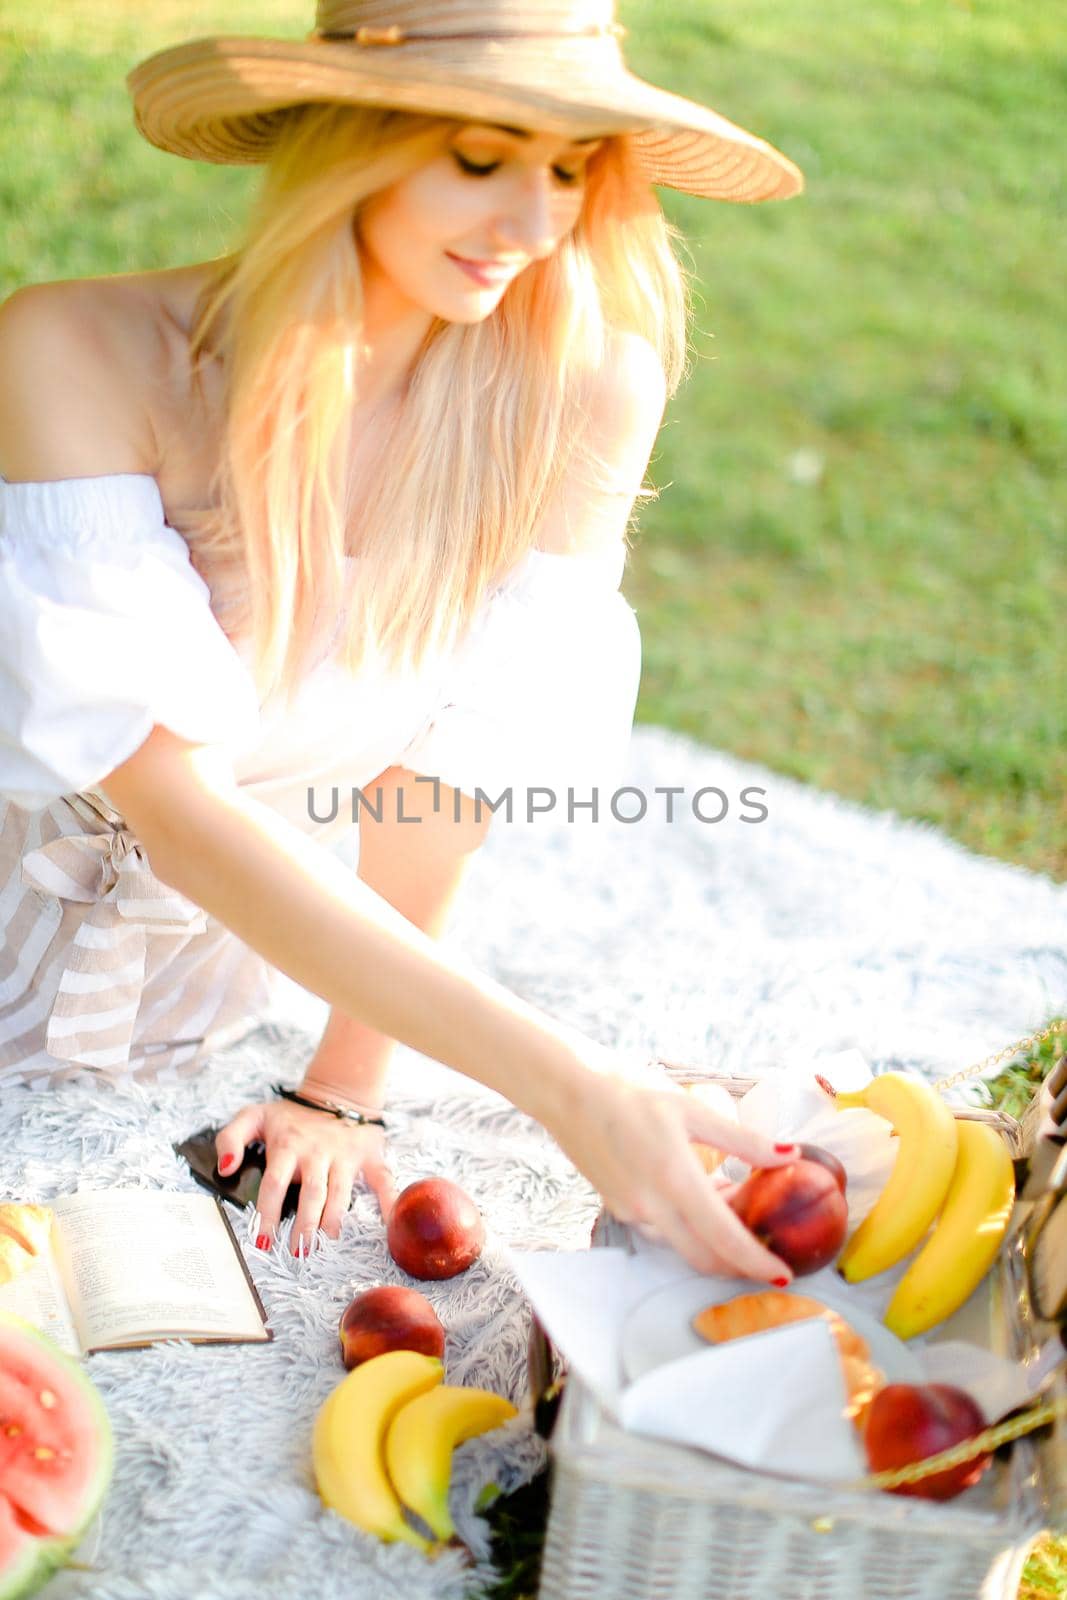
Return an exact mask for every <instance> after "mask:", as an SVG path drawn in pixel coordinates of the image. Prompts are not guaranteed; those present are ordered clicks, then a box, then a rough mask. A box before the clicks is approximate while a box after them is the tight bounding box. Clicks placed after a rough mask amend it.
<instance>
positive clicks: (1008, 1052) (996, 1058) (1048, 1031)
mask: <svg viewBox="0 0 1067 1600" xmlns="http://www.w3.org/2000/svg"><path fill="white" fill-rule="evenodd" d="M1054 1033H1065V1034H1067V1024H1065V1023H1063V1022H1053V1023H1050V1024H1049V1026H1048V1027H1047V1028H1042V1030H1041V1032H1040V1033H1028V1034H1027V1036H1026V1038H1025V1039H1019V1040H1018V1041H1017V1043H1015V1044H1009V1045H1007V1046H1006V1047H1005V1048H1004V1049H1003V1050H998V1051H996V1053H995V1054H994V1055H991V1056H987V1057H986V1059H985V1060H984V1061H979V1062H978V1064H977V1066H974V1067H964V1069H963V1071H962V1072H954V1073H953V1074H952V1076H951V1077H950V1078H938V1080H937V1082H936V1083H935V1084H934V1088H935V1089H938V1090H944V1089H951V1088H952V1087H953V1085H954V1084H957V1083H962V1082H963V1081H964V1079H965V1078H979V1077H981V1076H982V1074H983V1073H984V1072H986V1071H988V1069H989V1068H990V1067H995V1066H999V1064H1000V1062H1002V1061H1010V1060H1011V1058H1012V1056H1017V1055H1019V1054H1020V1053H1021V1052H1022V1051H1023V1050H1028V1049H1029V1048H1030V1046H1031V1045H1032V1044H1040V1043H1041V1042H1042V1041H1043V1040H1045V1039H1050V1038H1051V1037H1052V1035H1053V1034H1054Z"/></svg>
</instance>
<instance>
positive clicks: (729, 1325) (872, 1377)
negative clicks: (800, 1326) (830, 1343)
mask: <svg viewBox="0 0 1067 1600" xmlns="http://www.w3.org/2000/svg"><path fill="white" fill-rule="evenodd" d="M812 1317H824V1318H825V1319H826V1320H827V1322H828V1323H829V1324H830V1332H831V1333H832V1334H833V1336H834V1343H835V1345H836V1346H837V1354H838V1359H839V1360H840V1362H841V1371H842V1373H843V1375H844V1379H845V1389H846V1391H847V1394H848V1404H847V1406H846V1407H845V1415H846V1416H847V1417H851V1418H852V1420H853V1421H854V1422H855V1423H856V1425H857V1427H858V1426H860V1425H861V1421H862V1417H863V1413H864V1412H865V1411H866V1409H867V1407H868V1406H869V1405H870V1403H871V1401H872V1400H873V1399H874V1396H875V1395H876V1394H877V1392H878V1390H879V1389H881V1388H883V1387H884V1385H885V1373H884V1372H881V1371H880V1370H879V1368H878V1367H876V1366H874V1365H872V1363H871V1359H870V1356H871V1351H870V1346H869V1345H868V1343H867V1341H866V1339H862V1338H861V1337H860V1335H859V1334H858V1333H857V1332H856V1330H855V1328H853V1327H850V1325H849V1324H848V1323H847V1322H846V1321H845V1319H844V1317H842V1316H839V1315H838V1313H837V1312H836V1311H832V1310H831V1309H830V1307H829V1306H825V1305H823V1303H822V1301H821V1300H816V1299H814V1298H813V1297H812V1296H811V1295H805V1294H786V1293H785V1292H784V1290H781V1289H761V1290H757V1291H756V1292H755V1293H753V1294H739V1295H735V1296H734V1298H733V1299H732V1300H723V1301H720V1302H719V1304H718V1305H713V1306H705V1307H704V1309H703V1310H702V1311H698V1312H697V1314H696V1316H695V1317H694V1318H693V1320H692V1324H691V1326H692V1328H693V1331H694V1333H696V1334H699V1336H700V1338H702V1339H706V1340H707V1341H708V1343H709V1344H725V1343H727V1341H728V1340H730V1339H744V1338H747V1337H748V1335H749V1334H753V1333H765V1332H766V1331H767V1330H768V1329H769V1328H781V1327H785V1326H786V1325H787V1324H788V1323H790V1322H807V1321H809V1320H810V1319H811V1318H812Z"/></svg>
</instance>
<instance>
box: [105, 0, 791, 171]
mask: <svg viewBox="0 0 1067 1600" xmlns="http://www.w3.org/2000/svg"><path fill="white" fill-rule="evenodd" d="M625 33H626V29H625V28H622V27H620V25H619V24H618V23H617V22H616V20H615V6H614V0H318V14H317V17H316V27H315V30H314V32H312V33H311V34H309V35H308V36H307V38H306V39H293V40H289V39H263V38H245V37H216V38H209V39H192V40H190V41H188V42H187V43H185V44H180V45H176V46H173V47H172V48H170V49H167V50H160V51H158V52H157V53H156V54H155V55H152V56H149V57H148V58H147V60H145V61H142V62H141V63H140V64H139V65H138V66H136V67H135V68H134V69H133V71H132V72H130V73H129V75H128V76H127V79H126V82H127V85H128V87H129V90H130V93H131V95H132V97H133V103H134V119H135V121H136V124H137V127H138V128H139V129H140V131H141V133H143V134H144V136H145V138H146V139H148V140H149V141H150V142H151V143H152V144H154V145H157V146H158V147H159V148H160V149H161V150H169V151H171V152H172V153H173V154H174V155H179V156H187V157H189V158H190V159H191V160H194V161H215V162H222V163H229V164H238V165H240V164H246V163H255V162H259V161H265V160H266V159H267V157H268V155H269V153H270V148H271V145H272V143H273V141H274V139H275V138H276V136H277V133H278V129H279V127H280V125H281V122H282V120H283V119H284V114H285V110H286V108H288V107H292V106H296V105H303V104H306V103H308V102H311V101H330V102H343V103H348V104H351V105H377V106H392V107H396V108H398V109H402V110H406V111H424V112H427V113H430V114H437V115H443V116H452V117H456V118H462V120H463V121H465V122H474V121H478V122H482V121H485V122H501V123H507V124H509V125H514V124H515V123H520V124H525V125H531V126H533V127H535V128H536V129H538V130H543V131H544V132H546V133H554V134H558V135H560V136H562V137H565V138H574V139H580V138H583V137H586V138H588V137H591V136H594V135H603V134H627V135H629V136H630V138H631V139H632V142H633V146H634V149H635V152H636V154H637V156H638V160H639V163H640V166H641V169H642V171H643V172H644V173H645V175H646V176H647V178H648V181H649V182H650V183H653V184H663V185H665V186H666V187H668V188H671V189H681V190H683V191H685V192H686V193H687V194H695V195H700V196H702V197H703V198H705V199H709V200H741V201H753V200H784V199H787V198H788V197H789V196H790V195H794V194H798V193H799V192H800V190H801V189H802V188H803V186H804V180H803V176H802V174H801V173H800V171H799V169H798V168H797V167H795V166H794V165H793V163H792V162H791V161H790V160H788V158H787V157H785V156H783V155H782V154H781V152H780V151H778V150H775V149H774V148H773V146H772V145H769V144H767V143H766V142H765V141H764V140H762V139H758V138H756V136H755V135H754V134H751V133H746V131H745V130H744V129H743V128H739V127H736V126H735V124H734V123H732V122H728V121H727V120H726V118H725V117H721V116H719V115H718V113H717V112H715V111H712V110H711V109H710V108H709V107H707V106H703V105H700V104H698V103H697V102H696V101H694V100H686V99H683V98H682V96H680V95H675V94H670V93H668V91H667V90H665V89H659V88H657V87H656V86H655V85H654V84H651V83H647V82H646V81H645V80H644V79H643V78H638V77H636V76H635V75H634V74H633V73H632V72H630V71H628V69H627V67H626V65H625V63H624V61H623V57H622V50H621V46H620V40H621V39H622V37H623V36H624V35H625Z"/></svg>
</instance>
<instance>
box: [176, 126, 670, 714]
mask: <svg viewBox="0 0 1067 1600" xmlns="http://www.w3.org/2000/svg"><path fill="white" fill-rule="evenodd" d="M452 127H454V122H452V121H451V120H450V119H445V118H439V117H429V116H425V115H422V114H419V113H410V112H403V111H395V110H389V109H385V108H379V107H352V106H339V105H308V106H302V107H300V108H298V109H297V110H296V111H293V112H289V113H287V114H286V115H285V116H284V118H283V119H282V120H281V124H280V133H279V137H278V140H277V144H276V146H275V147H274V149H273V151H272V155H271V158H270V160H269V162H268V164H267V167H266V170H265V175H264V179H263V182H262V186H261V189H260V191H259V194H258V196H257V200H256V203H255V205H254V208H253V211H252V215H251V217H250V220H249V223H248V227H247V231H246V234H245V237H244V240H243V242H242V243H241V245H240V247H239V248H238V249H237V250H236V251H235V252H233V253H232V254H230V255H228V256H224V257H221V258H219V260H218V261H217V262H216V263H214V264H213V265H214V267H215V271H214V272H213V274H212V275H211V278H210V281H209V283H208V284H207V286H206V289H205V291H204V292H203V294H202V296H201V300H200V303H199V308H198V312H197V316H196V319H195V322H194V327H193V337H192V349H193V356H194V365H195V368H196V370H199V363H200V361H201V360H204V359H209V358H210V357H211V356H217V357H219V358H220V359H221V360H222V362H223V373H224V388H223V393H224V422H223V435H222V440H221V449H220V453H219V460H218V467H217V470H216V473H215V478H214V482H213V485H212V511H211V514H210V515H209V516H207V517H206V518H205V520H204V522H203V524H202V526H201V527H200V530H199V533H198V534H197V535H196V536H195V537H191V539H190V546H191V551H192V556H193V560H194V563H195V564H196V566H197V568H198V570H199V571H200V573H201V575H202V576H203V577H204V579H205V581H206V582H207V583H208V586H209V588H210V589H211V591H212V599H213V604H214V606H215V610H216V614H217V615H218V616H219V620H220V622H221V623H222V625H223V627H224V628H225V629H226V631H227V633H228V634H229V635H230V637H231V639H233V640H234V641H235V642H237V641H238V640H239V639H250V640H251V642H252V659H253V661H254V663H255V674H256V678H257V681H258V686H259V689H260V695H261V699H263V700H264V701H266V700H267V699H269V698H271V697H273V696H274V695H276V694H279V695H281V694H284V695H285V696H286V697H289V698H291V696H292V694H293V692H294V691H295V688H296V686H297V684H298V682H299V680H300V678H301V676H302V675H303V673H304V671H305V670H306V668H307V667H308V666H309V665H312V664H313V663H314V658H315V654H316V647H318V653H319V654H321V646H322V635H323V630H324V628H325V629H326V631H327V633H328V634H329V635H330V636H331V639H332V638H333V636H334V634H335V632H336V635H337V639H338V643H337V646H336V647H335V654H336V659H338V660H339V661H340V662H341V663H343V665H344V667H345V668H346V669H347V670H348V671H350V672H353V673H355V672H356V671H358V670H359V668H360V667H361V666H362V665H363V664H364V663H366V662H367V661H368V660H369V659H370V656H371V654H372V653H374V652H378V653H379V655H380V658H381V660H382V661H383V662H384V663H386V664H388V666H390V667H392V668H398V669H404V668H411V669H418V668H419V667H420V666H421V665H422V664H423V663H424V662H425V660H426V659H427V657H428V656H429V655H431V654H433V653H435V652H438V651H448V650H450V649H452V648H453V647H454V645H455V644H456V642H457V640H458V639H459V638H461V637H462V635H463V633H464V632H465V631H466V629H467V627H468V626H469V624H470V622H471V620H472V619H473V617H474V615H475V613H476V612H477V610H478V608H479V606H480V604H481V603H482V601H483V599H484V597H485V596H486V594H487V593H488V591H489V589H490V588H491V587H492V585H493V584H494V582H495V581H499V579H500V577H501V576H502V575H503V573H504V572H505V571H507V570H510V569H511V568H512V567H513V565H514V564H515V563H516V562H517V561H519V560H520V559H521V558H522V557H523V556H524V555H525V554H526V553H527V551H528V550H530V549H531V548H532V547H533V546H534V545H535V543H536V535H537V525H538V520H539V517H540V515H541V514H542V512H543V510H544V508H545V506H546V505H547V503H548V500H549V497H550V495H551V494H552V491H553V489H554V488H555V487H556V486H557V485H558V483H559V482H560V480H561V478H562V477H563V475H564V474H565V473H567V472H570V471H580V472H586V473H588V474H589V481H591V482H593V483H595V484H596V485H597V486H598V488H599V489H601V490H602V492H604V493H613V492H615V493H622V492H624V491H623V490H620V489H619V488H618V486H617V485H615V484H612V483H611V482H610V481H609V480H608V478H607V476H606V473H605V470H604V464H603V462H601V461H599V460H598V459H597V458H596V456H595V454H594V453H592V452H590V451H589V450H588V449H587V447H586V444H585V438H584V435H585V424H586V422H587V419H588V413H587V410H586V405H585V401H586V399H587V395H588V386H589V382H590V380H591V378H595V375H596V373H597V372H598V371H599V369H600V367H601V365H602V363H603V362H604V359H605V356H606V354H607V351H608V344H609V339H610V337H611V335H612V334H613V332H614V331H615V330H631V331H635V332H637V333H640V334H642V335H644V337H645V338H647V339H648V340H649V341H650V342H651V344H652V345H653V347H654V348H655V350H656V352H657V354H658V355H659V357H660V359H661V362H662V364H663V369H664V373H665V377H666V380H667V390H668V395H670V394H673V393H674V391H675V389H676V388H677V386H678V384H679V382H680V381H681V379H682V377H684V376H685V373H686V344H687V335H688V319H689V315H690V305H691V302H690V295H689V286H688V282H687V280H686V277H685V274H684V272H683V269H682V267H681V266H680V264H679V262H678V260H677V259H676V257H675V255H674V252H673V250H672V240H673V239H674V238H675V237H677V236H678V235H677V230H676V229H675V228H674V227H673V225H672V224H671V223H669V222H668V220H667V219H666V218H665V216H664V215H663V212H662V210H661V209H660V206H659V204H658V201H657V200H656V198H655V196H654V194H653V192H652V190H651V187H650V185H649V184H648V183H647V181H646V180H644V179H643V178H642V177H641V175H640V173H639V172H638V171H637V169H636V167H635V165H634V159H633V155H632V152H631V149H630V146H629V144H628V142H627V140H626V139H625V137H612V138H609V139H608V140H606V141H605V143H604V145H602V146H601V147H600V148H599V149H598V150H597V151H596V152H595V153H594V155H593V157H592V158H591V160H590V163H589V166H588V172H587V177H586V180H585V192H584V195H583V205H582V211H581V214H580V216H579V219H578V222H577V224H576V225H575V227H574V229H573V230H572V231H571V233H570V234H568V235H567V236H566V237H565V238H564V239H563V240H562V241H561V243H560V245H559V247H558V248H557V249H556V251H554V252H553V254H552V255H550V256H549V257H547V258H546V259H544V260H541V261H537V262H533V263H531V265H530V266H528V267H527V268H526V269H525V270H524V271H523V272H522V273H520V274H519V276H518V277H517V278H516V279H515V280H514V281H513V282H512V283H511V284H510V285H509V287H508V289H507V290H506V291H505V293H504V295H503V297H502V299H501V300H500V302H499V303H498V305H497V307H496V309H495V310H494V311H493V313H492V314H491V315H490V316H489V317H487V318H485V319H484V320H483V321H481V322H478V323H476V324H473V325H467V324H461V323H450V322H448V321H446V320H444V319H443V318H434V319H433V322H432V324H431V326H430V328H429V330H428V332H427V335H426V338H425V340H424V341H423V344H422V346H421V347H420V350H419V352H418V355H417V358H416V360H415V363H414V365H413V367H412V369H411V374H410V380H409V382H408V385H407V388H406V390H405V392H404V393H403V395H402V396H401V399H400V402H399V407H398V410H397V413H396V416H395V420H394V422H393V424H392V426H391V429H390V432H389V436H388V441H387V448H385V449H383V450H382V451H381V452H380V453H379V455H378V457H377V459H376V462H375V465H374V468H373V469H372V470H371V471H370V472H369V473H368V474H367V477H366V479H365V481H364V483H363V484H362V485H361V486H360V503H359V505H358V506H353V505H352V504H351V503H350V494H349V483H348V473H347V456H348V452H347V448H346V447H347V444H348V441H349V430H350V416H351V410H352V406H353V403H354V402H355V400H356V399H357V397H358V395H359V382H360V372H359V351H360V350H361V349H362V343H363V341H362V338H361V326H362V303H363V302H362V279H361V272H360V262H359V255H358V251H357V247H356V242H355V229H354V226H353V224H354V219H355V217H356V215H357V214H358V210H359V208H360V206H361V205H362V204H363V203H364V202H366V201H367V200H368V199H369V198H370V197H371V196H372V195H374V194H376V193H377V192H378V191H380V190H381V189H382V188H384V187H386V186H387V185H389V184H391V183H394V182H396V181H397V180H398V179H399V178H401V177H403V176H405V175H406V174H408V173H410V172H412V171H413V170H415V169H416V168H417V167H418V166H420V165H422V164H423V163H424V162H425V161H427V160H428V159H432V158H433V157H434V156H435V155H436V154H437V153H438V152H439V150H440V148H441V146H442V144H443V142H444V138H445V136H446V135H447V132H448V131H449V129H451V128H452ZM224 312H225V313H226V314H225V315H223V313H224ZM212 329H215V332H216V335H217V337H216V340H215V342H214V343H212V342H211V333H212ZM625 492H626V493H628V494H630V495H632V494H633V488H632V485H631V486H630V488H629V489H628V490H626V491H625ZM638 495H639V498H642V499H643V498H650V497H651V498H654V497H655V495H656V491H655V490H654V489H645V488H642V489H641V490H639V491H638ZM357 531H358V555H359V562H358V567H357V569H356V570H357V572H358V581H357V583H356V584H355V585H354V588H355V590H357V591H358V598H357V599H356V600H355V601H351V600H348V599H347V598H346V590H345V584H346V573H347V570H348V569H347V566H346V561H345V557H346V554H352V553H354V552H355V550H356V544H355V541H356V537H357Z"/></svg>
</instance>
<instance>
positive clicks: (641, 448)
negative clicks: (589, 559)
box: [535, 330, 667, 560]
mask: <svg viewBox="0 0 1067 1600" xmlns="http://www.w3.org/2000/svg"><path fill="white" fill-rule="evenodd" d="M666 405H667V379H666V375H665V373H664V371H663V363H662V362H661V360H660V358H659V354H658V352H657V350H656V348H655V346H654V345H653V344H652V343H651V341H650V340H648V339H646V338H645V337H644V335H643V334H639V333H633V332H630V331H623V330H618V331H616V332H615V333H613V334H612V337H611V341H610V343H609V346H608V349H607V352H606V354H605V358H604V361H603V362H602V363H601V366H600V369H599V371H598V372H597V373H596V374H595V376H594V377H593V379H592V380H591V381H590V383H589V386H588V391H587V395H586V397H585V406H586V416H587V423H588V429H587V439H586V443H587V445H588V447H589V449H590V451H591V453H592V454H593V456H594V457H595V458H596V461H597V474H598V476H599V477H600V478H601V481H600V482H599V483H598V484H596V485H593V484H591V483H590V481H589V479H588V476H587V473H586V469H585V468H584V467H583V468H582V470H581V472H580V473H578V474H568V475H567V476H566V477H565V478H564V480H563V482H562V484H561V485H560V487H559V489H558V490H557V492H556V494H555V496H554V498H553V500H552V502H551V504H550V505H549V506H548V507H547V508H546V511H545V514H544V516H543V518H542V520H541V523H540V526H539V528H538V531H537V536H536V539H535V546H536V548H537V549H539V550H543V551H546V552H548V553H549V554H551V555H581V556H593V557H603V558H604V559H609V558H610V559H611V560H615V559H616V557H618V556H619V555H620V552H621V550H622V548H623V547H624V546H625V540H626V530H627V526H628V523H629V519H630V515H631V513H632V511H633V507H634V502H635V500H636V499H637V494H638V490H639V489H640V488H641V484H642V480H643V479H644V476H645V471H646V469H647V467H648V463H649V459H650V457H651V455H652V447H653V445H654V444H655V442H656V435H657V433H658V432H659V429H660V425H661V423H662V421H663V413H664V411H665V409H666Z"/></svg>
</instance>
